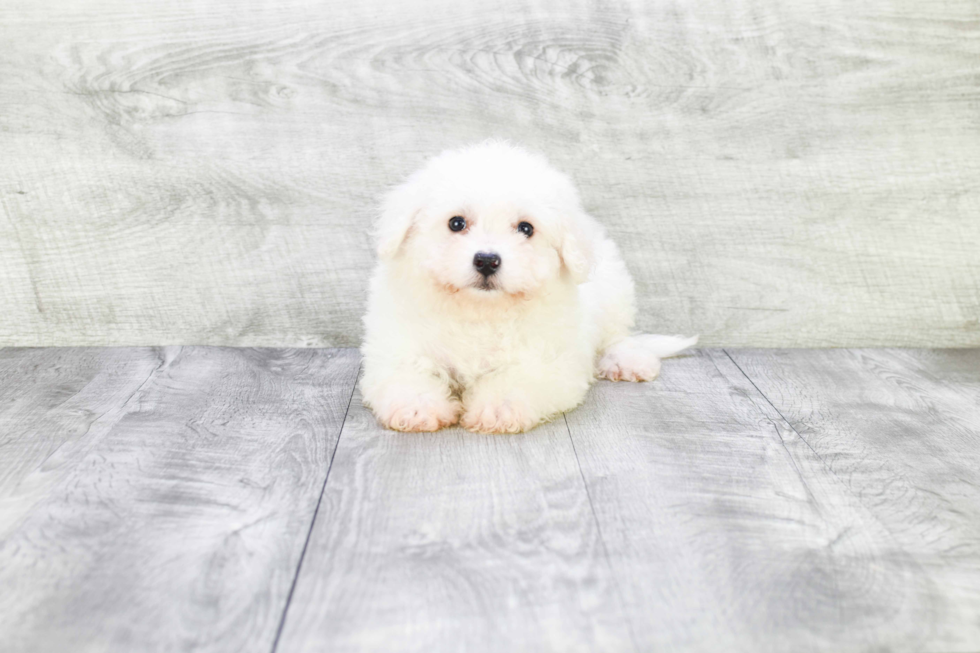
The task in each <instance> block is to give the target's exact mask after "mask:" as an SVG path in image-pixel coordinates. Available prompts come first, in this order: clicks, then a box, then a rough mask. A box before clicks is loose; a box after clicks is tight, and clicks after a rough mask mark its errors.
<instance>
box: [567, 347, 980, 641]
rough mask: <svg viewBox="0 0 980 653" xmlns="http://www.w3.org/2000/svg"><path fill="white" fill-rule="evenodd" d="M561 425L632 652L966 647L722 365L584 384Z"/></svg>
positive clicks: (857, 504) (854, 499) (845, 500)
mask: <svg viewBox="0 0 980 653" xmlns="http://www.w3.org/2000/svg"><path fill="white" fill-rule="evenodd" d="M792 355H793V354H792V352H790V353H787V357H788V358H789V359H792ZM766 408H769V410H768V411H767V410H766ZM568 423H569V426H570V428H571V432H572V436H573V440H574V442H575V447H576V449H577V451H578V454H579V459H580V461H581V464H582V470H583V473H584V475H585V479H586V482H587V483H588V486H589V491H590V493H591V496H592V500H593V504H594V506H595V512H596V515H597V518H598V521H599V524H600V527H601V529H602V534H603V538H604V541H605V543H606V546H607V547H608V550H609V556H610V561H611V564H612V567H613V569H614V573H615V574H616V578H617V580H618V582H619V584H620V586H621V588H622V594H623V597H624V602H625V605H626V610H627V614H628V616H629V618H630V620H631V622H632V626H633V629H634V632H635V633H636V639H637V645H638V648H639V649H640V650H669V649H682V650H690V651H712V650H726V651H759V650H773V651H777V650H793V651H859V650H861V651H863V650H893V651H921V650H962V647H963V645H964V643H965V642H966V641H968V640H967V639H965V638H963V637H960V638H959V639H957V638H955V637H946V636H944V633H943V631H942V624H943V623H944V622H945V620H946V619H947V616H946V615H945V614H944V610H945V609H946V608H948V607H949V604H948V603H947V602H946V601H947V599H948V598H949V597H950V594H949V593H948V591H947V590H946V589H944V588H942V587H938V586H936V585H935V584H934V582H933V577H932V576H931V575H930V574H929V573H928V572H927V571H926V570H924V569H923V568H922V566H921V564H920V562H921V561H920V560H918V559H917V558H916V557H915V556H914V555H911V554H909V553H908V552H906V551H904V550H902V548H901V547H900V546H899V542H898V541H897V540H896V538H895V537H894V535H893V533H892V532H891V531H890V530H889V529H888V528H886V526H885V525H883V524H882V523H881V522H880V521H879V520H878V518H877V516H876V514H875V513H874V512H873V511H872V510H871V509H870V508H869V507H867V506H865V505H864V503H863V501H862V498H861V497H859V496H856V495H855V494H853V493H852V492H851V489H850V487H849V486H848V485H847V484H846V483H845V482H844V481H843V480H842V479H841V478H839V477H838V476H837V475H835V474H834V473H832V470H831V469H829V468H828V467H827V466H826V465H825V464H824V461H823V460H822V459H821V458H820V457H818V456H817V455H816V454H814V452H813V451H812V450H810V449H809V448H808V447H807V446H806V444H805V443H804V442H803V440H802V439H800V437H799V436H798V435H797V434H796V433H795V432H794V431H793V429H792V427H791V426H790V425H789V424H788V423H787V422H786V421H785V420H783V419H781V418H780V417H779V415H778V414H776V413H775V412H774V411H772V410H771V407H767V406H766V405H765V399H764V398H763V397H762V395H760V394H759V392H758V391H757V390H755V389H754V388H753V387H752V386H751V384H749V383H747V382H746V380H745V378H744V376H743V375H742V374H741V373H740V372H739V371H738V369H737V368H736V367H735V365H734V364H732V363H731V361H730V360H729V359H728V358H727V357H726V356H724V354H723V353H721V352H712V351H709V350H705V351H701V352H699V353H697V354H695V355H691V356H686V357H683V358H678V359H672V360H670V361H667V362H666V364H665V365H664V368H663V373H662V377H661V378H660V379H659V380H658V381H656V382H654V383H646V384H610V383H600V384H597V385H596V386H595V388H594V389H593V391H592V393H591V394H590V396H589V398H588V400H587V402H586V404H585V406H584V407H583V408H582V409H580V410H577V411H575V412H572V413H570V414H569V415H568ZM960 634H961V635H963V633H960ZM952 643H956V644H957V645H958V646H957V647H953V648H948V649H944V648H943V647H942V645H943V644H952ZM937 646H938V648H937Z"/></svg>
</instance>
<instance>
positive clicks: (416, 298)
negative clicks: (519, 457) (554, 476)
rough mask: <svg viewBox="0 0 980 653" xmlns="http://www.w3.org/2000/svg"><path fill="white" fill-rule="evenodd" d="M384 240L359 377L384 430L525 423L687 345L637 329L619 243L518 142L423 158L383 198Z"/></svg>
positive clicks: (648, 371)
mask: <svg viewBox="0 0 980 653" xmlns="http://www.w3.org/2000/svg"><path fill="white" fill-rule="evenodd" d="M450 221H455V222H450ZM460 221H462V222H460ZM460 224H465V227H463V228H461V229H459V230H458V231H457V230H455V229H454V227H459V226H460ZM447 225H451V226H447ZM528 232H532V233H531V234H530V235H528ZM378 236H379V256H380V259H381V260H380V262H379V264H378V267H377V269H376V270H375V273H374V276H373V278H372V280H371V288H370V296H369V300H368V311H367V314H366V315H365V318H364V321H365V327H366V337H365V342H364V345H363V347H362V352H363V354H364V379H363V385H362V388H363V395H364V401H365V403H366V404H368V405H369V406H370V407H371V408H372V409H373V410H374V412H375V414H376V415H377V417H378V419H379V420H380V421H381V422H382V423H383V424H384V425H385V426H388V427H390V428H395V429H399V430H410V431H429V430H435V429H438V428H440V427H442V426H446V425H450V424H454V423H456V422H457V421H460V422H461V423H462V425H463V426H464V427H466V428H469V429H471V430H476V431H485V432H517V431H522V430H525V429H528V428H531V427H533V426H534V425H535V424H537V423H539V422H541V421H543V420H545V419H548V418H549V417H552V416H553V415H555V414H557V413H559V412H561V411H564V410H568V409H570V408H573V407H575V406H576V405H577V404H578V403H579V402H580V401H581V400H582V398H583V397H584V395H585V392H586V391H587V390H588V387H589V384H590V383H591V382H592V380H593V379H594V378H595V377H596V376H597V375H598V376H600V377H604V378H609V379H613V380H620V379H625V380H637V381H639V380H647V379H652V378H654V377H655V376H656V375H657V373H658V371H659V367H660V362H659V359H660V358H661V357H664V356H669V355H671V354H673V353H677V352H678V351H680V350H682V349H684V348H685V347H687V346H690V345H691V344H693V342H694V341H693V340H682V339H678V338H663V337H658V336H635V337H632V338H630V337H628V336H629V330H630V329H631V328H632V326H633V321H634V315H635V302H634V292H633V282H632V279H631V278H630V275H629V272H628V271H627V270H626V267H625V265H624V264H623V261H622V258H621V257H620V255H619V252H618V250H617V248H616V246H615V244H614V243H613V242H612V241H611V240H609V239H608V238H606V237H605V234H604V233H603V230H602V228H601V227H600V225H599V224H598V223H596V222H595V220H593V219H592V218H591V217H589V216H588V215H587V214H586V213H585V212H584V211H583V210H582V208H581V206H580V203H579V200H578V196H577V193H576V192H575V189H574V187H573V186H572V185H571V183H570V182H569V181H568V179H567V178H565V177H564V176H563V175H561V174H559V173H557V172H556V171H554V170H553V169H552V168H550V166H548V165H547V163H546V162H545V161H544V160H543V159H541V158H540V157H536V156H533V155H530V154H528V153H526V152H523V151H522V150H519V149H517V148H514V147H511V146H509V145H506V144H502V143H495V142H489V143H485V144H482V145H479V146H476V147H472V148H468V149H465V150H458V151H453V152H447V153H444V154H443V155H440V156H439V157H437V158H435V159H433V160H432V161H430V162H429V164H428V165H427V166H426V167H425V168H423V169H422V170H421V171H419V172H418V173H416V174H415V175H413V176H412V177H411V178H410V179H409V180H408V181H407V182H406V183H405V184H403V185H402V186H400V187H399V188H397V189H396V190H395V191H393V193H392V194H391V195H390V196H389V198H388V200H387V202H386V204H385V209H384V211H383V215H382V218H381V221H380V223H379V228H378ZM479 256H483V257H484V258H487V259H489V257H491V256H492V257H495V258H496V261H497V262H498V263H497V265H495V266H494V270H493V271H488V270H487V269H486V268H484V267H483V266H482V264H481V262H480V260H479V258H478V257H479ZM481 269H483V272H481V271H480V270H481Z"/></svg>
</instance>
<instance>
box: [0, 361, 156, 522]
mask: <svg viewBox="0 0 980 653" xmlns="http://www.w3.org/2000/svg"><path fill="white" fill-rule="evenodd" d="M161 364H162V359H161V358H160V357H159V355H158V352H156V351H154V350H151V349H71V350H66V349H0V541H3V540H6V538H7V537H8V536H9V535H10V534H11V533H12V532H13V530H14V529H16V527H17V525H18V524H19V523H20V521H21V520H22V519H23V518H24V516H25V515H27V514H28V513H29V512H30V511H31V510H32V508H33V507H34V505H35V502H38V501H42V500H43V499H44V498H45V497H47V496H48V495H49V494H50V493H51V492H52V490H53V489H54V488H55V487H57V485H58V484H59V483H60V482H62V481H64V479H65V478H66V477H67V476H68V475H69V474H71V473H72V472H73V471H75V470H76V468H77V467H78V465H79V464H81V462H82V461H83V460H84V459H85V456H86V454H87V453H88V452H89V451H91V450H92V448H94V447H95V446H97V445H98V443H99V442H101V440H102V438H103V437H104V436H105V434H106V433H107V432H108V431H109V430H111V429H112V427H113V426H115V425H116V423H117V422H118V421H119V420H120V419H121V418H122V417H123V415H124V414H125V405H126V403H127V402H128V401H129V400H130V399H131V398H132V397H133V395H134V394H135V393H136V392H137V391H139V389H140V388H141V387H142V386H143V384H144V383H145V382H146V381H147V380H148V379H149V378H150V376H151V375H152V374H153V372H155V371H156V370H157V368H159V367H160V365H161Z"/></svg>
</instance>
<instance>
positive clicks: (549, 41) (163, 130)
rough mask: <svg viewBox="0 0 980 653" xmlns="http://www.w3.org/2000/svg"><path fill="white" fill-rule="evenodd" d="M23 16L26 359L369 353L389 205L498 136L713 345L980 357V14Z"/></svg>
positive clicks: (9, 183)
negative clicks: (376, 263)
mask: <svg viewBox="0 0 980 653" xmlns="http://www.w3.org/2000/svg"><path fill="white" fill-rule="evenodd" d="M46 4H47V3H28V2H23V1H13V2H5V3H3V5H2V6H0V80H2V82H3V83H2V84H0V152H2V157H0V207H2V209H0V303H2V306H3V310H2V313H0V344H16V345H65V344H77V345H87V344H168V343H189V344H229V345H290V346H305V345H340V346H349V345H356V344H357V343H358V342H359V340H360V335H361V325H360V313H361V310H362V306H363V301H364V292H365V289H366V277H367V275H368V273H369V270H370V268H371V265H372V258H373V255H372V252H371V248H370V243H369V239H368V237H367V234H366V230H367V227H368V224H369V223H370V221H371V219H372V217H373V215H374V212H375V206H376V204H377V202H378V199H379V196H380V195H381V194H382V193H383V192H384V190H385V188H387V187H388V186H389V185H391V184H393V183H396V182H397V181H399V180H400V179H401V178H403V177H404V176H405V175H406V174H408V173H409V172H411V171H412V170H413V169H415V168H416V167H417V166H419V165H420V164H421V162H422V161H423V160H424V159H425V157H426V156H428V155H431V154H433V153H437V152H439V151H440V150H442V149H444V148H447V147H452V146H457V145H460V144H464V143H469V142H473V141H478V140H481V139H483V138H486V137H489V136H497V137H505V138H509V139H511V140H513V141H516V142H519V143H523V144H525V145H527V146H529V147H531V148H534V149H538V150H541V151H543V152H545V153H546V154H547V155H548V156H549V157H550V158H551V159H552V160H553V161H554V163H555V164H556V165H557V166H558V167H560V168H561V169H563V170H565V171H567V172H568V173H570V174H571V175H572V176H573V177H574V179H575V180H576V181H577V183H578V184H579V186H580V189H581V191H582V195H583V197H584V198H585V201H586V203H587V205H588V207H589V209H590V210H591V211H592V212H593V213H594V214H595V215H596V216H597V217H598V218H600V219H601V220H602V221H603V222H605V223H606V224H607V225H608V226H609V229H610V231H611V233H612V234H613V235H614V237H615V238H616V239H617V241H618V242H619V243H620V244H621V246H622V248H623V250H624V253H625V255H626V258H627V259H628V262H629V265H630V267H631V269H632V270H633V273H634V275H635V276H636V279H637V286H638V290H639V292H640V306H641V317H640V324H639V326H640V327H642V328H643V329H644V330H647V331H654V332H661V333H675V332H676V333H701V334H702V342H703V343H704V344H705V345H727V346H742V345H752V346H845V345H846V346H857V345H908V346H913V345H919V346H977V345H980V255H978V251H980V118H978V116H980V76H978V67H977V62H978V61H980V5H978V4H977V3H976V2H975V1H974V0H940V1H937V2H929V3H923V2H915V1H914V0H873V1H870V2H862V3H845V2H838V1H832V2H810V1H806V2H794V3H780V2H776V1H775V0H744V1H739V2H729V1H722V0H696V1H694V2H684V1H680V0H675V1H668V2H659V3H641V2H635V3H630V2H599V1H597V0H583V1H577V2H557V1H555V0H551V1H549V2H529V1H527V0H491V1H489V2H483V3H459V2H448V1H443V0H424V2H411V3H408V2H404V3H400V2H399V3H396V2H381V1H379V0H366V1H364V2H359V3H354V4H353V5H352V4H351V3H346V2H344V3H342V2H335V1H328V2H312V1H311V0H299V1H295V0H294V1H289V0H286V1H284V2H276V3H265V2H259V1H258V0H244V1H242V2H231V1H230V0H210V1H207V2H189V1H177V2H169V1H168V2H162V1H161V0H155V1H153V2H149V3H139V4H138V5H135V4H132V3H128V2H122V1H121V0H118V1H115V0H114V1H112V2H99V1H94V0H93V1H76V0H73V1H69V2H64V3H60V4H59V5H58V7H57V9H53V8H51V6H45V5H46Z"/></svg>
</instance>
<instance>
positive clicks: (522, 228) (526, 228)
mask: <svg viewBox="0 0 980 653" xmlns="http://www.w3.org/2000/svg"><path fill="white" fill-rule="evenodd" d="M517 230H518V231H519V232H521V233H522V234H524V235H525V236H527V237H528V238H530V237H531V236H533V235H534V225H532V224H531V223H530V222H522V223H520V224H519V225H517Z"/></svg>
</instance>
